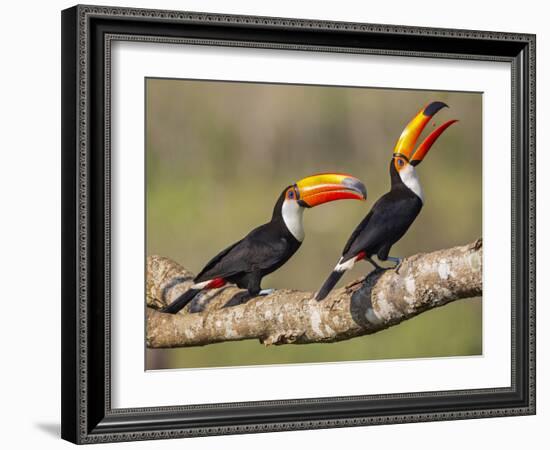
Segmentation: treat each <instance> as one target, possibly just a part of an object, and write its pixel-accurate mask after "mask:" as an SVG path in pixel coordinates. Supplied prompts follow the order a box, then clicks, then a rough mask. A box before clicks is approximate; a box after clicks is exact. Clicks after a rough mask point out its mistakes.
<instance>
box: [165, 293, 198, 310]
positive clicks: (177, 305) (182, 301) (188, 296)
mask: <svg viewBox="0 0 550 450" xmlns="http://www.w3.org/2000/svg"><path fill="white" fill-rule="evenodd" d="M200 291H202V289H193V288H191V289H189V290H188V291H185V292H184V293H183V294H181V295H180V296H179V297H178V298H177V299H175V300H174V301H173V302H172V303H170V304H169V305H168V306H165V307H164V308H162V309H161V310H160V312H163V313H168V314H176V313H177V312H178V311H180V310H181V309H183V308H185V305H187V303H189V302H190V301H191V300H193V299H194V298H195V296H196V295H197V294H198V293H199V292H200Z"/></svg>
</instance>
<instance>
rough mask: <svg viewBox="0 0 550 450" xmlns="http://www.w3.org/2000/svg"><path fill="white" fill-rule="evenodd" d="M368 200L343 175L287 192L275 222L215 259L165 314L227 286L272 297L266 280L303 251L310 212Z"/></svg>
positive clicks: (309, 182) (311, 181) (359, 186)
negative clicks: (338, 202)
mask: <svg viewBox="0 0 550 450" xmlns="http://www.w3.org/2000/svg"><path fill="white" fill-rule="evenodd" d="M366 198H367V190H366V188H365V185H364V184H363V183H362V182H361V181H359V180H358V179H357V178H355V177H352V176H351V175H347V174H340V173H324V174H318V175H312V176H309V177H307V178H304V179H302V180H300V181H298V182H297V183H295V184H293V185H291V186H288V187H286V188H285V189H284V190H283V192H282V193H281V195H280V196H279V199H278V200H277V203H275V207H274V208H273V215H272V217H271V220H270V221H269V222H267V223H265V224H263V225H260V226H259V227H257V228H255V229H253V230H252V231H251V232H250V233H248V234H247V235H246V236H245V237H244V238H243V239H241V240H240V241H238V242H236V243H235V244H233V245H231V246H229V247H227V248H226V249H225V250H222V251H221V252H220V253H218V254H217V255H216V256H215V257H214V258H212V259H211V260H210V261H209V262H208V264H206V266H205V267H204V268H203V269H202V271H201V272H200V273H199V274H198V275H197V276H196V278H195V279H194V284H193V286H191V288H190V289H189V290H188V291H186V292H184V293H183V294H182V295H180V296H179V297H178V298H177V299H176V300H174V301H173V302H172V303H170V304H169V305H168V306H166V307H165V308H164V309H162V312H165V313H172V314H174V313H177V312H178V311H180V310H181V309H182V308H184V307H185V305H187V304H188V303H189V302H190V301H191V300H193V298H195V296H196V295H197V294H199V293H200V292H202V291H204V290H208V289H214V288H220V287H222V286H224V285H225V284H226V283H233V284H236V285H237V286H238V287H239V288H241V289H247V290H248V293H249V294H250V295H251V296H256V295H258V294H268V293H270V292H271V291H272V290H265V291H262V289H261V287H260V286H261V281H262V278H263V277H265V276H266V275H268V274H270V273H272V272H274V271H275V270H277V269H278V268H279V267H281V266H282V265H283V264H285V263H286V262H287V261H288V260H289V259H290V257H291V256H292V255H294V253H296V251H297V250H298V249H299V248H300V245H301V244H302V241H303V240H304V237H305V232H304V224H303V213H304V210H305V209H306V208H312V207H314V206H318V205H322V204H323V203H328V202H332V201H335V200H341V199H357V200H365V199H366Z"/></svg>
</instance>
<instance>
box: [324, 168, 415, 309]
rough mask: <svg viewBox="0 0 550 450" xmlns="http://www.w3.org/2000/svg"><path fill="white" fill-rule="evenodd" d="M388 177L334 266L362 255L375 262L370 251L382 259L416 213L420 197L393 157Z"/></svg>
mask: <svg viewBox="0 0 550 450" xmlns="http://www.w3.org/2000/svg"><path fill="white" fill-rule="evenodd" d="M390 178H391V189H390V191H389V192H387V193H386V194H384V195H383V196H382V197H380V198H379V199H378V200H377V201H376V203H375V204H374V205H373V206H372V208H371V210H370V211H369V213H368V214H367V215H366V216H365V218H364V219H363V220H362V221H361V222H360V223H359V225H357V227H356V228H355V230H353V233H352V234H351V236H350V237H349V239H348V241H347V243H346V245H345V247H344V250H343V251H342V257H341V258H340V260H339V261H338V265H337V267H338V266H341V265H342V264H345V263H346V262H348V261H349V260H350V259H357V260H359V259H363V258H365V259H367V260H369V261H370V262H371V263H373V264H374V265H376V264H375V263H374V261H372V260H371V257H372V256H373V255H376V256H377V257H378V259H379V260H381V261H386V260H387V259H388V256H389V253H390V249H391V247H392V245H393V244H395V243H396V242H397V241H398V240H399V239H401V238H402V237H403V235H404V234H405V233H406V232H407V230H408V229H409V227H410V226H411V225H412V223H413V222H414V220H415V219H416V216H418V213H420V210H421V209H422V200H421V199H420V197H418V195H417V194H415V193H414V192H413V191H412V190H411V189H410V188H409V187H407V186H406V185H405V184H404V183H403V181H402V180H401V177H400V176H399V173H398V172H397V170H396V168H395V164H394V160H393V159H392V160H391V162H390ZM344 273H345V269H342V270H337V269H335V270H333V271H332V272H331V274H330V275H329V276H328V278H327V279H326V280H325V282H324V283H323V285H322V286H321V289H319V291H318V292H317V295H316V296H315V298H316V299H317V300H323V299H324V298H325V297H326V296H327V295H328V294H329V292H330V291H331V290H332V289H333V288H334V286H335V285H336V283H338V281H339V280H340V278H342V276H343V275H344Z"/></svg>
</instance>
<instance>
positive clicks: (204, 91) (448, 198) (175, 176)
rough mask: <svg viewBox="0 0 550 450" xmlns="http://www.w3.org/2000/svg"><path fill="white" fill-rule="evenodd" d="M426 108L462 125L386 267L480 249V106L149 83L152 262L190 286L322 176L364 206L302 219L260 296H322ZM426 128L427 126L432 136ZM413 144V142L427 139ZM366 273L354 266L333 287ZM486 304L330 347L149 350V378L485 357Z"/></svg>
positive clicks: (422, 172) (425, 168)
mask: <svg viewBox="0 0 550 450" xmlns="http://www.w3.org/2000/svg"><path fill="white" fill-rule="evenodd" d="M434 100H441V101H444V102H446V103H447V104H448V105H449V106H450V108H449V109H444V110H442V111H441V112H439V113H438V114H437V115H436V116H435V118H434V119H435V121H434V123H435V125H439V124H440V123H442V122H443V121H445V120H448V119H451V118H456V119H459V120H460V122H459V123H457V124H456V125H453V126H452V127H451V128H449V129H448V130H447V131H445V133H444V134H443V135H442V137H441V138H440V139H439V140H438V142H437V143H436V144H435V145H434V147H433V149H432V150H431V151H430V154H429V155H428V156H427V157H426V159H425V161H424V162H423V164H421V165H420V166H419V167H418V168H417V170H418V173H419V176H420V179H421V182H422V186H423V188H424V194H425V205H424V208H423V210H422V211H421V213H420V215H419V217H418V218H417V220H416V222H415V223H414V224H413V225H412V227H411V228H410V230H409V231H408V233H407V234H406V235H405V236H404V237H403V239H402V240H401V241H400V242H398V243H397V244H396V245H395V246H394V247H393V249H392V251H391V255H393V256H406V255H410V254H414V253H419V252H428V251H431V250H435V249H439V248H445V247H451V246H454V245H460V244H465V243H468V242H470V241H473V240H475V239H476V238H478V237H480V236H481V211H482V210H481V208H482V204H481V188H482V179H481V173H482V167H481V162H482V149H481V120H482V116H481V108H482V96H481V94H479V93H458V92H430V91H410V90H390V89H369V88H346V87H320V86H295V85H276V84H256V83H238V82H209V81H190V80H169V79H148V80H147V83H146V114H147V120H146V158H147V169H146V170H147V218H146V220H147V254H148V255H152V254H160V255H163V256H167V257H170V258H172V259H174V260H176V261H178V262H179V263H180V264H182V265H183V266H185V267H186V268H188V269H190V270H191V271H193V272H194V273H198V271H200V269H201V268H202V267H203V265H204V264H205V263H206V262H207V261H208V260H209V259H210V258H211V257H213V256H214V255H215V254H217V253H218V252H219V251H220V250H222V249H223V248H225V247H226V246H228V245H229V244H232V243H233V242H235V241H237V240H238V239H241V238H242V237H243V236H244V235H246V234H247V233H248V232H249V231H250V230H251V229H252V228H254V227H256V226H258V225H260V224H262V223H265V222H267V221H268V220H269V219H270V217H271V212H272V209H273V205H274V203H275V201H276V199H277V197H278V195H279V194H280V193H281V191H282V189H283V188H284V187H285V186H287V185H289V184H291V183H294V182H295V181H297V180H298V179H300V178H303V177H304V176H307V175H310V174H313V173H317V172H347V173H350V174H353V175H355V176H357V177H358V178H360V179H362V180H363V181H364V183H365V184H366V186H367V190H368V196H369V198H368V199H367V202H365V203H360V202H356V201H340V202H335V203H330V204H328V205H323V206H320V207H318V208H315V209H312V210H307V211H306V212H305V214H304V216H305V220H304V221H305V228H306V239H305V241H304V243H303V244H302V246H301V248H300V250H299V251H298V252H297V253H296V254H295V255H294V257H293V258H292V259H291V260H290V261H289V262H288V263H287V264H286V265H284V266H283V267H282V268H281V269H279V270H278V271H277V272H275V273H273V274H272V275H270V276H268V277H266V278H264V281H263V284H262V287H264V288H282V287H285V288H292V289H302V290H309V291H316V290H317V289H318V288H319V286H320V284H321V283H322V282H323V280H324V279H325V277H326V276H327V275H328V273H329V272H330V271H331V269H332V268H333V266H334V264H335V263H336V261H337V259H338V257H339V255H340V254H341V250H342V248H343V246H344V244H345V242H346V240H347V238H348V237H349V235H350V233H351V232H352V230H353V229H354V227H355V226H356V225H357V224H358V223H359V222H360V220H361V219H362V218H363V217H364V216H365V214H366V213H367V212H368V210H369V209H370V207H371V206H372V204H373V203H374V202H375V201H376V200H377V199H378V197H380V196H381V195H382V194H384V193H385V192H387V190H388V188H389V175H388V168H389V161H390V158H391V153H392V149H393V146H394V144H395V142H396V140H397V138H398V137H399V135H400V134H401V131H402V130H403V128H404V126H405V125H406V124H407V123H408V121H409V120H410V119H411V118H412V117H413V115H414V114H416V113H417V112H418V111H419V110H420V108H421V107H422V106H424V105H425V104H426V103H428V102H430V101H434ZM431 129H432V125H431V124H430V125H428V127H427V129H426V132H425V133H424V134H423V136H424V135H425V134H427V133H428V132H429V131H430V130H431ZM423 136H421V139H422V138H423ZM370 270H371V266H370V265H369V264H368V263H364V262H362V263H360V264H357V265H356V266H355V268H354V269H353V271H352V272H351V273H348V274H347V275H346V276H345V277H344V278H343V280H342V281H341V282H340V283H339V285H338V286H341V285H343V284H346V283H349V282H350V281H352V280H353V279H355V278H357V277H359V276H363V275H365V274H366V273H367V271H370ZM481 352H482V309H481V299H479V298H476V299H467V300H461V301H458V302H454V303H452V304H450V305H447V306H444V307H442V308H438V309H436V310H432V311H429V312H426V313H424V314H421V315H420V316H418V317H416V318H414V319H412V320H408V321H406V322H405V323H402V324H400V325H398V326H395V327H392V328H390V329H388V330H385V331H382V332H379V333H376V334H374V335H371V336H365V337H361V338H355V339H352V340H349V341H345V342H339V343H333V344H309V345H285V346H280V347H267V348H266V347H264V346H263V345H261V344H260V343H259V342H257V341H242V342H229V343H222V344H213V345H208V346H205V347H197V348H185V349H171V350H147V363H146V366H147V369H159V368H176V367H180V368H183V367H216V366H218V367H219V366H231V365H254V364H282V363H307V362H322V361H346V360H348V361H349V360H364V359H382V358H416V357H438V356H457V355H479V354H481Z"/></svg>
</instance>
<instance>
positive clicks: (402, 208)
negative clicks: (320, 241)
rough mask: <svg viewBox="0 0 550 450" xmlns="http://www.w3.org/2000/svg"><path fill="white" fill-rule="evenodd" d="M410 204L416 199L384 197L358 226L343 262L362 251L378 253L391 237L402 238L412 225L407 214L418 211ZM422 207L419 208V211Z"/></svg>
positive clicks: (344, 254)
mask: <svg viewBox="0 0 550 450" xmlns="http://www.w3.org/2000/svg"><path fill="white" fill-rule="evenodd" d="M410 202H415V203H417V202H420V200H416V199H414V198H410V197H409V198H408V197H402V198H395V197H393V198H391V197H389V196H387V194H386V195H384V196H382V197H381V198H380V200H378V202H376V203H375V204H374V206H373V207H372V209H371V210H370V212H369V214H367V216H366V217H365V219H363V221H362V222H361V223H360V224H359V225H358V226H357V228H356V229H355V230H354V232H353V234H352V235H351V237H350V239H349V240H348V243H347V244H346V247H345V248H344V251H343V253H342V256H343V261H346V260H348V259H351V258H353V257H354V256H356V255H358V254H359V253H360V252H362V251H373V250H374V251H377V249H378V247H379V246H380V245H382V244H384V243H386V242H387V241H388V237H389V236H394V237H401V236H402V235H403V233H404V232H405V231H406V230H407V228H408V227H409V225H410V224H411V222H412V221H411V220H410V219H409V217H408V214H407V213H406V214H404V213H405V212H408V211H411V210H416V208H415V207H413V208H411V204H410ZM419 209H420V206H418V210H419Z"/></svg>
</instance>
